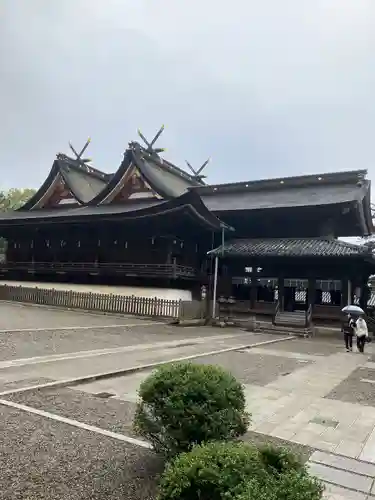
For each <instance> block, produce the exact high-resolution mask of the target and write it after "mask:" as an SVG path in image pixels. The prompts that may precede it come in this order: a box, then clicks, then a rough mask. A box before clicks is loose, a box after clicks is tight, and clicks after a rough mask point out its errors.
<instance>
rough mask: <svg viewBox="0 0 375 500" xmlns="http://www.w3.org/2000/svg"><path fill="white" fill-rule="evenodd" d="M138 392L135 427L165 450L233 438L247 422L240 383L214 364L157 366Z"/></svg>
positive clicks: (176, 450)
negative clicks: (138, 400) (138, 399)
mask: <svg viewBox="0 0 375 500" xmlns="http://www.w3.org/2000/svg"><path fill="white" fill-rule="evenodd" d="M139 396H140V402H139V403H138V405H137V410H136V415H135V419H134V427H135V430H136V432H138V433H139V434H140V435H141V436H143V437H145V438H146V439H147V440H148V441H150V442H151V443H152V445H153V447H154V449H155V450H156V451H157V452H160V453H163V454H164V455H166V456H174V455H175V454H177V453H180V452H183V451H189V450H190V449H191V448H192V447H193V446H194V445H195V444H200V443H204V442H209V441H214V440H215V441H224V440H230V439H234V438H237V437H238V436H241V435H243V434H244V433H245V432H246V430H247V427H248V425H249V414H248V413H246V411H245V395H244V392H243V389H242V385H241V384H240V383H239V382H238V381H237V380H236V379H235V378H234V377H233V376H232V375H231V374H230V373H227V372H226V371H225V370H223V369H221V368H220V367H218V366H212V365H197V364H192V363H176V364H172V365H166V366H162V367H160V368H159V369H158V370H156V371H155V372H154V373H152V374H151V375H150V376H149V377H148V378H147V379H146V380H145V381H144V382H143V383H142V384H141V387H140V390H139Z"/></svg>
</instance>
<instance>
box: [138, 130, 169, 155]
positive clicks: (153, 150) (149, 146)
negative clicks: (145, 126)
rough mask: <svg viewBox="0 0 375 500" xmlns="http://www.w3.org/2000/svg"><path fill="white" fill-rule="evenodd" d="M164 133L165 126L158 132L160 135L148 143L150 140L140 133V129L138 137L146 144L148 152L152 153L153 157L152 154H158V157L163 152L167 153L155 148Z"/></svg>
mask: <svg viewBox="0 0 375 500" xmlns="http://www.w3.org/2000/svg"><path fill="white" fill-rule="evenodd" d="M163 131H164V125H162V126H161V127H160V129H159V131H158V133H157V134H156V135H155V137H154V138H153V139H152V141H151V142H148V140H147V139H146V137H145V136H144V135H143V134H142V132H141V131H140V129H138V131H137V132H138V135H139V137H140V138H141V139H142V141H143V142H144V143H145V144H146V146H147V147H146V148H145V149H146V151H147V152H148V153H150V154H151V155H152V154H156V155H158V154H159V153H162V152H163V151H165V149H164V148H154V144H155V142H156V141H157V140H158V139H159V137H160V136H161V134H162V133H163Z"/></svg>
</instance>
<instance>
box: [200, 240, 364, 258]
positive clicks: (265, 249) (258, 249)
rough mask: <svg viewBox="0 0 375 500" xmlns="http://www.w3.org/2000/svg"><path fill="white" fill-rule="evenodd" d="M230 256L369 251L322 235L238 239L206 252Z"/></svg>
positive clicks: (335, 254) (351, 254)
mask: <svg viewBox="0 0 375 500" xmlns="http://www.w3.org/2000/svg"><path fill="white" fill-rule="evenodd" d="M208 253H209V254H211V255H217V256H223V257H233V258H236V257H237V258H241V257H244V258H246V257H247V258H249V257H253V258H265V257H273V258H275V257H293V258H297V257H305V258H306V257H310V258H315V257H368V258H371V259H372V258H373V257H372V253H371V252H370V251H369V250H368V249H367V248H366V247H364V246H360V245H354V244H352V243H346V242H344V241H339V240H335V239H324V238H270V239H238V240H232V241H228V242H226V243H225V244H224V247H223V246H220V247H218V248H215V249H214V250H211V251H210V252H208Z"/></svg>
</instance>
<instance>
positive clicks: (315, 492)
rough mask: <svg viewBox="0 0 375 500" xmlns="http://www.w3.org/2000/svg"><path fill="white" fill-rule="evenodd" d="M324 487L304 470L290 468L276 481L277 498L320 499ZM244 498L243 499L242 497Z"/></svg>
mask: <svg viewBox="0 0 375 500" xmlns="http://www.w3.org/2000/svg"><path fill="white" fill-rule="evenodd" d="M323 492H324V487H323V485H322V483H321V482H320V481H319V480H318V479H316V478H315V477H311V476H309V474H308V473H307V472H306V471H295V470H292V471H290V472H288V473H286V474H282V475H281V476H280V478H279V480H278V481H277V496H276V498H277V500H320V499H321V498H322V497H323ZM243 500H244V499H243Z"/></svg>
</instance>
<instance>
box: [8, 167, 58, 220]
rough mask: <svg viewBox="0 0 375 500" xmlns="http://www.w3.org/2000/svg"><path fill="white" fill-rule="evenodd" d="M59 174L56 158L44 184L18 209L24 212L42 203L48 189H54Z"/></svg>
mask: <svg viewBox="0 0 375 500" xmlns="http://www.w3.org/2000/svg"><path fill="white" fill-rule="evenodd" d="M59 174H60V169H59V165H58V162H57V160H55V161H54V162H53V164H52V167H51V169H50V171H49V174H48V176H47V178H46V179H45V181H44V182H43V184H42V185H41V186H40V188H39V189H38V190H37V191H36V192H35V193H34V195H33V196H32V197H31V198H30V199H29V200H28V201H27V202H26V203H24V204H23V205H22V207H19V208H18V209H17V211H21V212H22V211H26V210H32V209H33V208H34V207H35V206H36V205H37V204H38V203H40V201H41V200H42V199H43V197H44V196H46V195H47V193H48V191H50V190H51V189H53V185H54V183H55V182H56V181H57V178H58V176H59Z"/></svg>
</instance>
